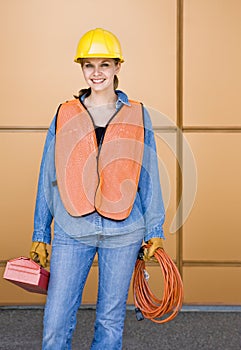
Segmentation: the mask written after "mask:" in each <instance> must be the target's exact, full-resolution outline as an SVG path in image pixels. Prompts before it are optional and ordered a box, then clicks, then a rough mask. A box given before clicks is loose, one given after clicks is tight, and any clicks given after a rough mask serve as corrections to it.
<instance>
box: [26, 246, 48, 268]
mask: <svg viewBox="0 0 241 350" xmlns="http://www.w3.org/2000/svg"><path fill="white" fill-rule="evenodd" d="M47 257H48V252H47V248H46V243H43V242H33V243H32V246H31V249H30V258H31V259H32V260H33V261H35V262H36V263H38V264H40V265H41V266H42V267H46V266H47Z"/></svg>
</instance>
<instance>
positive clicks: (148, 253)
mask: <svg viewBox="0 0 241 350" xmlns="http://www.w3.org/2000/svg"><path fill="white" fill-rule="evenodd" d="M147 243H148V244H151V246H150V247H149V248H145V249H144V257H143V260H144V261H150V260H153V261H156V259H155V257H154V254H155V251H156V250H157V249H158V248H163V240H162V238H160V237H153V238H151V239H150V240H149V241H148V242H147Z"/></svg>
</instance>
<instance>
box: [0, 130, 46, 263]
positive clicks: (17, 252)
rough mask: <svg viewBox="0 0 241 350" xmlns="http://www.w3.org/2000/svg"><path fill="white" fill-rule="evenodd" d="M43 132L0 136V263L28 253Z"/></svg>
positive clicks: (3, 134) (1, 134)
mask: <svg viewBox="0 0 241 350" xmlns="http://www.w3.org/2000/svg"><path fill="white" fill-rule="evenodd" d="M44 139H45V133H30V132H29V133H0V153H1V162H2V164H1V169H2V170H1V184H0V192H1V201H0V212H1V221H0V227H1V245H0V260H4V259H10V258H14V257H18V256H21V255H27V256H28V254H29V248H30V246H31V236H32V231H33V212H34V205H35V196H36V190H37V181H38V172H39V166H40V160H41V153H42V149H43V144H44Z"/></svg>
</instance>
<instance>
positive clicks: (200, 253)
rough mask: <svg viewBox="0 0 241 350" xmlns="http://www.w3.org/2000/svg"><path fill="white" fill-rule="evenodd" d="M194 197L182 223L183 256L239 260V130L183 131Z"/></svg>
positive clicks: (240, 221)
mask: <svg viewBox="0 0 241 350" xmlns="http://www.w3.org/2000/svg"><path fill="white" fill-rule="evenodd" d="M186 136H187V139H188V141H189V143H190V145H191V148H192V150H193V153H194V157H195V159H196V162H197V172H198V189H197V196H196V201H195V204H194V207H193V210H192V212H191V215H190V216H189V218H188V220H187V222H186V224H185V225H184V230H183V232H184V234H183V237H184V260H189V259H190V260H220V261H224V260H230V261H232V260H239V261H240V260H241V252H240V246H241V236H240V227H241V215H240V208H241V182H240V179H241V158H240V149H241V134H239V133H224V134H219V133H212V134H208V133H207V134H201V133H200V134H187V135H186Z"/></svg>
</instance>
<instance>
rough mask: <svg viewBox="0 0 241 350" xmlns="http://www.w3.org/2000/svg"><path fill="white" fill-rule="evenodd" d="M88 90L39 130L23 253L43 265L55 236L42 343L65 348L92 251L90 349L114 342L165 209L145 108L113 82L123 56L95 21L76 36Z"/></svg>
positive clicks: (112, 349) (157, 241)
mask: <svg viewBox="0 0 241 350" xmlns="http://www.w3.org/2000/svg"><path fill="white" fill-rule="evenodd" d="M75 62H77V63H80V65H81V68H82V72H83V75H84V78H85V81H86V83H87V85H88V89H84V90H81V91H80V93H79V96H78V97H76V98H75V99H74V100H72V101H69V102H65V103H63V104H62V105H60V107H59V109H58V111H57V113H56V116H55V117H54V119H53V121H52V123H51V125H50V128H49V130H48V134H47V139H46V143H45V147H44V152H43V158H42V163H41V169H40V175H39V184H38V193H37V199H36V208H35V217H34V233H33V243H32V247H31V252H30V256H31V257H32V259H34V260H35V261H38V262H39V263H40V264H41V265H42V266H46V262H47V255H48V253H47V249H46V244H50V243H51V229H50V226H51V223H52V220H53V219H54V238H53V243H52V254H51V262H50V281H49V287H48V296H47V302H46V306H45V314H44V332H43V347H42V349H43V350H50V349H51V350H54V349H56V350H61V349H71V340H72V335H73V331H74V329H75V325H76V314H77V310H78V308H79V306H80V304H81V297H82V292H83V288H84V285H85V282H86V279H87V276H88V273H89V270H90V267H91V265H92V263H93V260H94V257H95V255H96V254H97V255H98V267H99V284H98V300H97V306H96V321H95V333H94V339H93V342H92V345H91V349H92V350H97V349H98V350H100V349H108V350H117V349H121V347H122V334H123V327H124V319H125V312H126V300H127V296H128V290H129V286H130V281H131V277H132V273H133V269H134V266H135V262H136V258H137V255H138V252H139V249H140V247H141V244H142V242H143V240H144V241H145V242H149V243H150V248H149V249H146V251H145V259H147V260H148V259H150V258H151V257H152V256H153V254H154V252H155V250H156V249H157V248H158V247H162V238H164V235H163V229H162V225H163V221H164V208H163V201H162V195H161V189H160V182H159V174H158V167H157V157H156V147H155V141H154V135H153V131H152V126H151V121H150V118H149V115H148V113H147V111H146V109H145V108H144V107H143V106H142V104H140V103H139V102H136V101H131V100H129V99H128V97H127V95H126V94H125V93H124V92H122V91H120V90H117V85H118V78H117V74H118V73H119V71H120V68H121V64H122V62H124V59H123V57H122V52H121V47H120V43H119V41H118V39H117V38H116V37H115V35H113V34H112V33H111V32H109V31H106V30H103V29H101V28H97V29H94V30H90V31H88V32H87V33H86V34H84V35H83V37H82V38H81V39H80V41H79V44H78V47H77V53H76V57H75Z"/></svg>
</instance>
